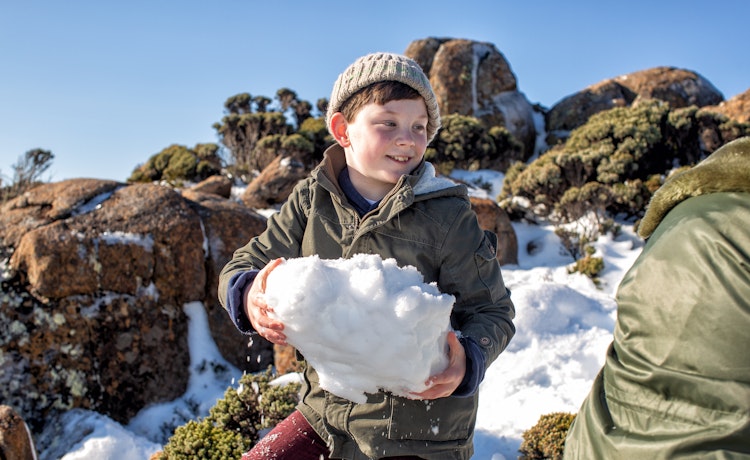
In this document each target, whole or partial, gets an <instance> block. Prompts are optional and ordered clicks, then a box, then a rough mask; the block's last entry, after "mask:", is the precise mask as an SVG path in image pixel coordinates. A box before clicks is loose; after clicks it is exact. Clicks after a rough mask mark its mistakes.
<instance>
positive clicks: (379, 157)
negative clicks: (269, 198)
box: [219, 53, 515, 460]
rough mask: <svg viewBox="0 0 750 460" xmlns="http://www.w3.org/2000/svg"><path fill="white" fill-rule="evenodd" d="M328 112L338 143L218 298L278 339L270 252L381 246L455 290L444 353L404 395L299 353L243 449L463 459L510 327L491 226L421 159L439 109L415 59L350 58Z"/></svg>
mask: <svg viewBox="0 0 750 460" xmlns="http://www.w3.org/2000/svg"><path fill="white" fill-rule="evenodd" d="M326 124H327V126H328V130H329V132H330V133H331V135H332V136H333V138H334V139H335V140H336V143H335V144H334V145H332V146H331V147H330V148H328V149H327V150H326V152H325V155H324V158H323V161H322V162H321V163H320V165H318V167H316V168H315V170H313V171H312V173H311V174H310V177H308V178H306V179H305V180H302V181H301V182H300V183H298V184H297V186H296V187H295V188H294V190H293V191H292V193H291V195H290V196H289V199H288V200H287V201H286V202H285V203H284V205H283V206H282V207H281V209H280V210H279V212H277V213H275V214H273V215H272V216H271V217H270V218H269V220H268V225H267V229H266V230H265V231H264V232H263V233H262V234H261V235H259V236H258V237H256V238H253V239H252V240H251V241H250V242H248V244H247V245H245V246H244V247H242V248H239V249H238V250H237V251H235V253H234V256H233V258H232V260H231V261H229V263H227V265H226V266H225V267H224V269H223V270H222V273H221V275H220V277H219V300H220V301H221V303H222V305H223V306H224V307H225V308H226V309H227V311H228V313H229V315H230V317H231V318H232V320H233V321H234V324H235V325H236V326H237V328H238V329H239V330H240V331H242V332H245V333H248V334H259V335H261V336H262V337H264V338H266V339H268V340H269V341H271V342H273V343H277V344H284V343H286V335H285V333H284V324H282V323H281V322H279V321H278V320H277V319H275V318H274V317H273V316H272V315H270V316H269V314H268V313H269V308H268V305H267V304H266V303H265V301H264V299H263V293H264V290H265V281H266V279H267V276H268V274H269V273H270V272H271V271H272V270H273V269H274V268H275V267H277V266H278V264H279V263H281V262H280V261H281V260H282V259H291V258H296V257H306V256H312V255H317V256H319V257H320V258H321V259H340V258H344V259H345V258H350V257H352V256H354V255H356V254H377V255H379V256H380V257H382V258H383V259H388V258H393V259H395V260H396V261H397V262H398V264H399V266H402V267H404V266H407V265H409V266H412V267H415V268H416V269H417V270H419V272H420V273H421V274H422V276H423V277H424V281H425V282H426V283H436V284H437V286H438V288H439V289H440V291H441V292H442V293H446V294H450V295H453V296H454V297H455V299H456V301H455V303H454V305H453V309H452V312H451V318H450V319H451V325H452V327H453V329H454V330H455V331H457V333H454V332H450V333H449V334H448V357H449V360H450V364H449V366H448V367H447V369H445V371H443V372H441V373H438V374H436V375H433V376H431V377H430V378H429V383H428V387H427V388H426V389H425V391H423V392H421V393H419V394H415V395H414V397H413V398H406V397H402V396H398V395H395V394H393V393H391V392H388V391H382V390H381V391H378V392H377V393H373V394H368V395H367V400H366V401H365V402H364V403H360V402H356V403H355V402H352V401H349V400H347V399H345V398H342V397H339V396H337V395H335V394H333V393H331V392H329V391H326V390H325V389H323V388H322V387H321V385H320V378H319V376H318V373H317V372H316V370H315V368H314V367H313V366H310V365H307V366H306V368H305V371H304V385H303V389H302V392H301V396H302V398H301V401H300V404H299V405H298V407H297V410H296V411H294V412H293V413H292V414H291V415H290V416H289V417H288V418H287V419H285V420H284V421H282V422H281V423H279V424H278V425H277V426H276V427H275V428H274V429H273V430H272V431H271V432H270V433H269V434H268V435H266V436H265V437H264V438H263V439H262V440H261V441H260V442H259V443H258V444H257V445H256V446H255V447H254V448H253V449H252V450H251V451H250V452H248V453H246V454H245V455H244V456H243V459H246V460H259V459H267V458H274V459H288V460H307V459H309V460H325V459H328V458H337V459H350V460H359V459H362V460H364V459H378V458H390V459H430V460H468V459H469V458H471V456H472V454H473V436H474V425H475V422H476V415H477V408H478V388H479V384H480V382H481V381H482V378H483V377H484V374H485V371H486V369H487V367H488V366H489V365H490V364H491V363H492V362H493V361H494V360H495V359H496V358H497V357H498V355H499V354H500V353H501V352H502V351H503V350H504V349H505V347H506V346H507V345H508V342H509V341H510V339H511V338H512V337H513V335H514V333H515V327H514V325H513V317H514V315H515V308H514V306H513V303H512V302H511V300H510V291H509V290H508V289H506V287H505V284H504V283H503V278H502V275H501V271H500V265H499V263H498V261H497V258H496V253H497V249H496V248H497V238H496V236H495V235H494V234H492V233H491V232H487V231H484V230H482V229H481V228H480V227H479V224H478V221H477V216H476V214H475V213H474V211H473V210H472V209H471V203H470V201H469V197H468V193H467V189H466V187H465V186H463V185H459V184H456V183H454V182H453V181H451V180H449V179H447V178H444V177H439V176H437V175H436V173H435V168H434V167H433V166H432V165H431V164H430V163H429V162H427V161H425V160H424V154H425V151H426V148H427V145H428V143H429V142H430V141H431V140H432V139H433V138H434V136H435V134H436V133H437V130H438V129H439V127H440V113H439V110H438V104H437V100H436V98H435V95H434V93H433V91H432V88H431V87H430V83H429V80H428V79H427V76H426V75H425V74H424V72H423V71H422V69H421V68H420V67H419V65H418V64H417V63H416V62H415V61H413V60H412V59H409V58H408V57H406V56H401V55H396V54H391V53H373V54H369V55H367V56H363V57H362V58H360V59H358V60H356V61H355V62H354V63H353V64H352V65H350V66H349V67H348V68H347V69H346V70H345V71H344V72H343V73H342V74H341V75H339V77H338V79H337V81H336V83H335V84H334V87H333V91H332V93H331V99H330V102H329V104H328V111H327V114H326ZM414 327H415V328H418V327H420V325H419V324H414ZM382 339H383V341H387V340H388V331H383V337H382ZM341 346H342V347H346V346H348V344H346V343H342V344H341ZM413 351H414V350H403V352H404V353H409V352H413Z"/></svg>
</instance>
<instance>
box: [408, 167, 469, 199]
mask: <svg viewBox="0 0 750 460" xmlns="http://www.w3.org/2000/svg"><path fill="white" fill-rule="evenodd" d="M420 169H421V172H422V173H421V174H420V175H419V180H417V183H416V184H415V185H414V187H413V188H414V196H420V195H426V194H428V193H432V192H437V191H440V190H444V189H447V188H453V187H460V185H459V184H457V183H455V182H453V181H452V180H450V179H448V178H446V177H438V176H437V173H436V171H435V167H434V166H433V165H432V163H430V162H429V161H423V164H422V165H420V166H419V167H417V170H416V171H415V172H414V173H415V174H417V171H419V170H420Z"/></svg>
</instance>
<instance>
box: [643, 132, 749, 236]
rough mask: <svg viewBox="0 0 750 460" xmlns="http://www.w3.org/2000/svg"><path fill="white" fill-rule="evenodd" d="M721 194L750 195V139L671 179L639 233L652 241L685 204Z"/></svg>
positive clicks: (726, 147)
mask: <svg viewBox="0 0 750 460" xmlns="http://www.w3.org/2000/svg"><path fill="white" fill-rule="evenodd" d="M720 192H747V193H750V137H743V138H740V139H737V140H734V141H732V142H729V143H728V144H725V145H724V146H722V147H721V148H719V149H718V150H716V151H715V152H714V153H712V154H711V155H709V156H708V158H706V159H705V160H703V161H701V162H700V163H698V164H697V165H696V166H695V167H693V168H691V169H689V170H687V171H684V172H681V173H678V174H675V175H673V176H671V177H669V178H668V179H667V180H666V182H664V185H662V186H661V187H660V188H659V189H658V190H657V191H656V192H655V193H654V195H653V197H651V202H650V203H649V205H648V208H647V209H646V215H645V216H643V219H642V220H641V223H640V225H639V226H638V233H639V234H640V235H641V236H642V237H643V238H648V237H649V236H651V234H652V233H654V230H656V227H657V226H658V225H659V223H660V222H661V221H662V219H663V218H664V216H666V215H667V213H668V212H669V211H670V210H671V209H672V208H674V207H675V206H677V205H678V204H680V203H681V202H683V201H685V200H687V199H688V198H691V197H694V196H700V195H707V194H709V193H720Z"/></svg>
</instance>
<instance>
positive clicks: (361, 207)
mask: <svg viewBox="0 0 750 460" xmlns="http://www.w3.org/2000/svg"><path fill="white" fill-rule="evenodd" d="M338 179H339V185H340V186H341V190H342V191H343V192H344V195H346V199H347V200H349V203H351V205H352V206H354V209H356V210H357V214H359V216H360V217H362V216H364V215H365V214H367V213H368V212H370V211H372V210H373V209H375V208H377V207H378V204H380V201H377V202H375V203H373V204H370V202H369V201H367V200H366V199H365V197H363V196H362V195H361V194H360V193H359V192H358V191H357V189H356V188H354V184H352V179H351V178H350V177H349V168H347V167H344V169H342V170H341V172H340V173H339V177H338Z"/></svg>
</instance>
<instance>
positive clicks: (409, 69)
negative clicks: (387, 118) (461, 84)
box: [326, 53, 440, 143]
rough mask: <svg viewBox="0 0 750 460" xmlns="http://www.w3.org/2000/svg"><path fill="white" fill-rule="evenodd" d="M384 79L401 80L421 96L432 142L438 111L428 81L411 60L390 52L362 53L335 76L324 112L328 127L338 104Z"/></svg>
mask: <svg viewBox="0 0 750 460" xmlns="http://www.w3.org/2000/svg"><path fill="white" fill-rule="evenodd" d="M386 81H396V82H400V83H403V84H405V85H407V86H409V87H411V88H413V89H414V90H415V91H416V92H417V93H418V94H419V95H420V96H422V99H424V102H425V106H426V108H427V118H428V120H427V142H428V143H429V142H430V141H432V139H433V138H434V137H435V134H436V133H437V131H438V129H440V110H439V109H438V104H437V98H436V97H435V93H433V92H432V87H431V86H430V80H429V79H428V78H427V75H425V74H424V72H423V71H422V68H421V67H420V66H419V64H417V63H416V62H415V61H414V60H412V59H410V58H408V57H406V56H402V55H400V54H392V53H372V54H368V55H366V56H362V57H361V58H359V59H357V60H356V61H354V63H353V64H352V65H350V66H349V67H347V68H346V70H344V72H342V73H341V75H339V76H338V78H337V79H336V83H334V85H333V91H332V92H331V99H330V101H329V102H328V110H327V112H326V126H327V127H328V129H329V130H330V129H331V117H332V116H333V114H334V113H336V112H340V111H341V107H342V106H343V105H344V103H345V102H347V101H348V100H349V99H350V98H351V97H352V95H354V94H355V93H357V92H359V91H360V90H362V89H364V88H367V87H368V86H371V85H373V84H375V83H380V82H386ZM399 99H403V98H399ZM407 99H411V98H407ZM355 113H356V112H355ZM332 134H333V133H332Z"/></svg>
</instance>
